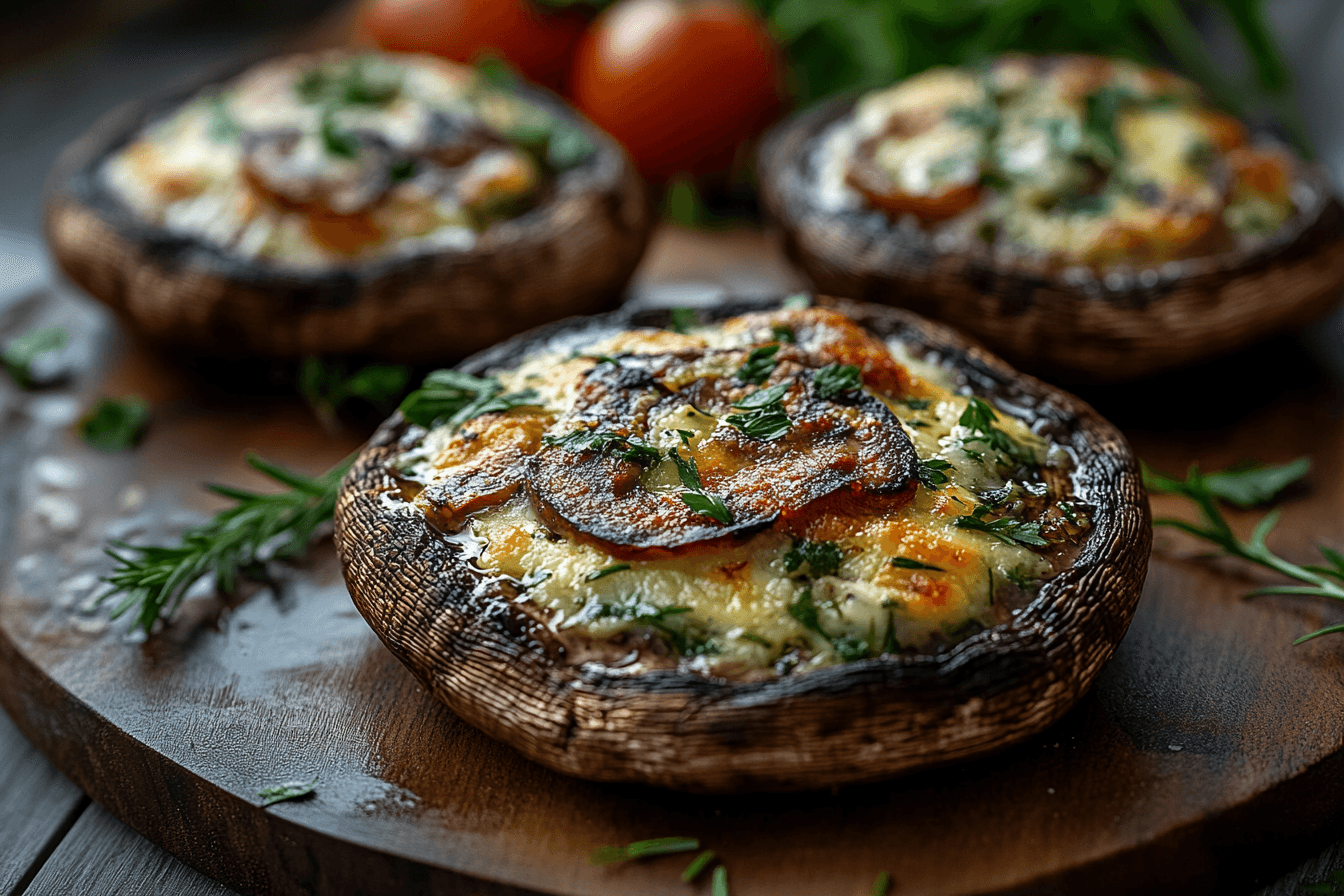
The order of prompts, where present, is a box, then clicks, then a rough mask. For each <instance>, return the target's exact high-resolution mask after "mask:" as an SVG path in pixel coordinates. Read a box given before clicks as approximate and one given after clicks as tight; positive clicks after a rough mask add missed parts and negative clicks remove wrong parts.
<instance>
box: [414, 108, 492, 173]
mask: <svg viewBox="0 0 1344 896" xmlns="http://www.w3.org/2000/svg"><path fill="white" fill-rule="evenodd" d="M505 145H507V144H506V143H505V141H504V140H503V138H501V137H500V136H499V135H498V134H495V133H494V132H493V131H491V130H490V129H489V128H487V127H486V126H485V125H484V124H483V123H482V122H481V121H479V120H478V119H475V118H472V117H470V116H467V115H462V114H457V113H453V112H443V111H437V112H435V113H434V114H433V115H432V116H430V118H429V122H428V126H427V127H426V128H425V142H424V146H423V147H418V148H417V150H418V152H419V154H421V155H423V156H424V157H425V158H427V159H429V160H430V161H432V162H434V163H435V164H438V165H442V166H443V167H445V168H455V167H457V166H458V165H461V164H464V163H465V162H468V161H470V160H471V159H472V158H474V157H475V156H476V155H477V154H478V153H480V152H481V151H482V150H485V149H487V148H489V147H491V146H505Z"/></svg>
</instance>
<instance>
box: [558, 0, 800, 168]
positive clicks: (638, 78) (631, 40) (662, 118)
mask: <svg viewBox="0 0 1344 896" xmlns="http://www.w3.org/2000/svg"><path fill="white" fill-rule="evenodd" d="M569 90H570V97H571V98H572V99H573V101H574V103H575V105H577V106H578V107H579V109H580V111H582V112H583V113H584V114H585V115H587V116H588V118H590V119H591V120H592V121H593V123H594V124H596V125H597V126H598V127H600V128H602V129H603V130H605V131H606V132H607V133H609V134H611V135H612V136H613V137H615V138H616V139H617V140H619V141H620V142H621V143H622V144H624V145H625V148H626V149H627V150H628V151H629V152H630V155H631V156H632V157H633V158H634V160H635V163H636V164H637V165H638V166H639V168H640V170H641V171H643V172H644V174H645V175H647V176H648V177H650V178H653V179H655V180H666V179H668V178H671V177H673V176H675V175H678V174H683V173H689V174H709V173H715V172H721V171H725V170H727V168H728V167H729V165H730V164H731V163H732V160H733V154H734V151H735V150H736V148H737V146H738V144H740V143H741V142H742V141H744V140H746V139H748V138H750V137H752V136H754V135H756V134H758V133H759V132H760V131H761V130H762V129H763V128H764V127H765V126H766V125H767V124H769V123H770V121H771V120H772V119H773V118H774V117H775V115H776V113H778V111H779V108H780V99H781V78H780V64H779V54H778V52H777V50H776V48H775V46H774V44H773V42H772V41H771V39H770V35H769V33H768V32H767V31H766V28H765V23H764V22H762V21H761V19H760V18H759V17H757V16H756V15H755V13H753V12H751V11H750V10H748V9H747V8H746V7H745V6H743V5H741V4H740V3H737V2H734V0H620V2H618V3H617V4H616V5H615V6H613V7H611V8H610V9H608V10H607V11H606V12H604V13H603V14H602V15H601V16H600V17H598V19H597V21H595V22H594V23H593V25H592V27H591V28H589V29H588V32H587V34H585V35H584V37H583V40H582V41H581V42H580V44H579V47H578V49H577V50H576V51H575V55H574V67H573V69H572V70H571V71H570V77H569Z"/></svg>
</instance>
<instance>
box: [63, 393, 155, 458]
mask: <svg viewBox="0 0 1344 896" xmlns="http://www.w3.org/2000/svg"><path fill="white" fill-rule="evenodd" d="M147 426H149V402H147V401H145V400H144V399H143V398H141V397H139V396H138V395H128V396H126V397H125V398H103V399H100V400H99V402H98V403H97V404H96V405H94V406H93V410H91V411H89V412H88V413H87V414H85V415H84V416H83V417H82V418H81V419H80V421H79V434H80V437H81V438H83V439H84V441H85V442H87V443H88V444H90V445H92V446H93V447H94V448H97V449H98V450H99V451H107V452H113V451H125V450H126V449H128V448H133V447H135V445H136V443H137V442H139V441H140V438H141V436H143V435H144V434H145V428H146V427H147Z"/></svg>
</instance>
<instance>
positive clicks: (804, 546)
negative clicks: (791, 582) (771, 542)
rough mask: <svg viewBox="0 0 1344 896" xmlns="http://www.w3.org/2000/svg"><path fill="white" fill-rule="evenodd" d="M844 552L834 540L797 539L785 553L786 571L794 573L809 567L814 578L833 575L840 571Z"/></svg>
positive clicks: (808, 569) (809, 572) (808, 572)
mask: <svg viewBox="0 0 1344 896" xmlns="http://www.w3.org/2000/svg"><path fill="white" fill-rule="evenodd" d="M844 556H845V555H844V552H843V551H841V550H840V546H839V545H838V544H836V543H835V542H833V541H795V542H794V543H793V544H792V545H791V546H790V547H789V549H788V551H787V552H786V553H785V554H784V570H785V572H789V573H794V572H797V571H798V570H800V569H802V568H803V567H804V566H806V567H807V574H808V575H809V576H811V577H812V578H814V579H815V578H817V577H818V576H833V575H835V574H836V573H837V572H839V571H840V561H841V560H843V559H844Z"/></svg>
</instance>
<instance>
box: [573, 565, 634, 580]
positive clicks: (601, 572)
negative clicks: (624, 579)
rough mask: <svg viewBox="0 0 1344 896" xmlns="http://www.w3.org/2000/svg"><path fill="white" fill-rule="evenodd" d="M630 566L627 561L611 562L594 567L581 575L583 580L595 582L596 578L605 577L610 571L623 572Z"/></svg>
mask: <svg viewBox="0 0 1344 896" xmlns="http://www.w3.org/2000/svg"><path fill="white" fill-rule="evenodd" d="M629 568H630V564H629V563H613V564H612V565H611V566H604V567H602V568H601V569H595V570H593V571H592V572H590V573H588V575H586V576H584V577H583V580H584V581H585V582H596V581H597V580H598V579H605V578H606V577H607V576H609V575H611V574H612V573H617V572H625V571H626V570H627V569H629Z"/></svg>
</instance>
